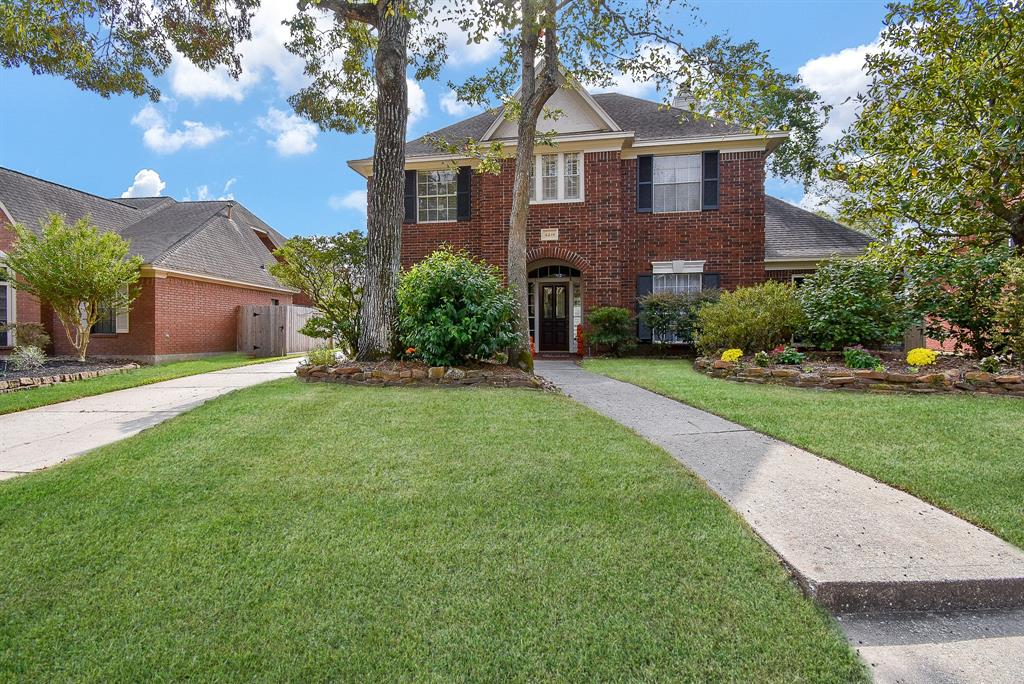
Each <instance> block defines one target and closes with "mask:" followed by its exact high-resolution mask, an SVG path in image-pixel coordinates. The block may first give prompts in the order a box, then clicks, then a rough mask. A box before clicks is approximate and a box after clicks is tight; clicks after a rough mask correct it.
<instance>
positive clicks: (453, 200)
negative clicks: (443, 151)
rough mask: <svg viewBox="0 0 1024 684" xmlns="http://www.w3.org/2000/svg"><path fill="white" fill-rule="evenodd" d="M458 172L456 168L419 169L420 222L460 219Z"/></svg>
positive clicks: (418, 200)
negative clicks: (442, 169) (440, 169)
mask: <svg viewBox="0 0 1024 684" xmlns="http://www.w3.org/2000/svg"><path fill="white" fill-rule="evenodd" d="M457 178H458V174H457V172H456V171H454V170H450V169H449V170H444V171H417V172H416V186H417V187H416V191H417V192H416V197H417V200H416V201H417V220H418V221H419V222H420V223H429V222H432V221H433V222H437V221H455V220H457V219H458V210H459V206H458V180H457Z"/></svg>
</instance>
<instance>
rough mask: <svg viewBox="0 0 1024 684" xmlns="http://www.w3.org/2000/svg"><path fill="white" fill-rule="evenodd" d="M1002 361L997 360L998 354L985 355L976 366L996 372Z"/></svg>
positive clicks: (987, 371) (988, 371) (989, 371)
mask: <svg viewBox="0 0 1024 684" xmlns="http://www.w3.org/2000/svg"><path fill="white" fill-rule="evenodd" d="M1001 366H1002V363H1001V362H1000V361H999V357H998V356H995V355H993V356H986V357H985V358H983V359H982V360H981V361H979V362H978V368H980V369H981V370H983V371H985V372H986V373H998V372H999V369H1000V367H1001Z"/></svg>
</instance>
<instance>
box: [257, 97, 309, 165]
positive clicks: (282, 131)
mask: <svg viewBox="0 0 1024 684" xmlns="http://www.w3.org/2000/svg"><path fill="white" fill-rule="evenodd" d="M256 123H257V124H259V127H260V128H262V129H263V130H264V131H266V132H267V133H270V134H271V135H273V136H275V137H274V139H273V140H268V141H267V144H268V145H270V146H271V147H273V148H274V149H275V150H277V153H278V154H280V155H282V156H284V157H291V156H295V155H299V154H309V153H310V152H312V151H313V150H315V149H316V136H317V128H316V125H315V124H312V123H310V122H309V121H306V120H305V119H303V118H302V117H300V116H297V115H295V114H288V113H286V112H282V111H281V110H280V109H276V108H274V107H270V108H269V109H268V110H267V115H266V116H261V117H260V118H259V119H257V120H256Z"/></svg>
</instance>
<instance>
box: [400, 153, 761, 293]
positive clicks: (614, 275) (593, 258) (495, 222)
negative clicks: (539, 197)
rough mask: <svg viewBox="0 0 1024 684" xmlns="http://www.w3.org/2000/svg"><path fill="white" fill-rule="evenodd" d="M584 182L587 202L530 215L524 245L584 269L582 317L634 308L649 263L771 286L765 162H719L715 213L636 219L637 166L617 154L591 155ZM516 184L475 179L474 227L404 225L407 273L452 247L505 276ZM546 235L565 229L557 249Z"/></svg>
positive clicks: (507, 179) (745, 158)
mask: <svg viewBox="0 0 1024 684" xmlns="http://www.w3.org/2000/svg"><path fill="white" fill-rule="evenodd" d="M583 172H584V187H583V192H584V197H585V201H583V202H566V203H560V204H534V205H531V207H530V221H529V224H528V229H527V245H528V248H529V249H530V250H531V253H532V254H533V256H534V257H538V258H541V257H556V255H557V258H561V259H563V260H565V261H569V262H570V263H573V264H575V265H576V266H577V267H579V268H580V270H581V271H582V272H583V279H582V287H583V303H584V307H585V308H587V309H590V308H593V307H595V306H604V305H617V306H626V307H632V305H633V299H634V297H635V289H636V276H637V275H638V274H641V273H650V272H651V262H652V261H668V260H672V259H685V260H703V261H706V262H707V263H706V265H705V271H707V272H709V273H721V274H722V285H723V286H724V287H729V288H733V287H736V286H737V285H749V284H753V283H757V282H760V281H762V280H764V278H765V271H764V155H763V153H761V152H744V153H723V154H722V155H721V165H720V178H721V181H720V208H719V209H717V210H714V211H703V212H684V213H673V214H649V213H644V214H639V213H637V212H636V160H635V159H621V158H620V156H619V153H618V152H591V153H587V154H586V156H585V159H584V167H583ZM512 177H513V162H512V161H511V160H508V161H506V162H505V163H504V165H503V168H502V172H501V173H500V174H498V175H491V174H483V173H475V174H474V175H473V191H472V193H473V199H472V211H473V218H472V220H470V221H462V222H449V223H432V224H431V223H427V224H405V226H404V228H403V236H402V265H403V266H406V267H407V266H409V265H411V264H413V263H415V262H416V261H418V260H420V259H422V258H423V257H424V256H426V255H427V254H428V253H430V252H431V251H432V250H434V249H436V248H437V247H438V246H439V245H441V244H443V243H446V242H447V243H449V244H451V245H453V246H455V247H456V248H463V249H466V250H467V251H469V252H471V253H473V254H475V255H477V256H480V257H482V258H484V259H487V260H488V261H490V262H492V263H494V264H496V265H498V266H500V267H502V268H504V266H505V264H506V261H507V258H506V254H507V245H506V243H507V230H508V217H509V213H510V211H511V207H512ZM541 228H558V229H559V239H558V241H557V242H541V240H540V231H541Z"/></svg>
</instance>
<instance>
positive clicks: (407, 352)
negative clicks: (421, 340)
mask: <svg viewBox="0 0 1024 684" xmlns="http://www.w3.org/2000/svg"><path fill="white" fill-rule="evenodd" d="M415 353H416V347H409V348H408V349H406V350H405V354H406V356H410V355H412V354H415Z"/></svg>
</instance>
